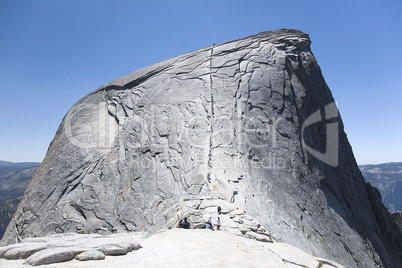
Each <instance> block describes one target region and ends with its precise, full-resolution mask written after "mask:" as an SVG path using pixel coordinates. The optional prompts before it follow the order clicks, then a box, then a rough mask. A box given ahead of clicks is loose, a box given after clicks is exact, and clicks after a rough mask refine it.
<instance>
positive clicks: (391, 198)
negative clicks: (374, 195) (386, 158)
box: [359, 162, 402, 212]
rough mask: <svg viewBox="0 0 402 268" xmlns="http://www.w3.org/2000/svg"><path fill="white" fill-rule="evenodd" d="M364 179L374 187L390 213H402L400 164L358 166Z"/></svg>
mask: <svg viewBox="0 0 402 268" xmlns="http://www.w3.org/2000/svg"><path fill="white" fill-rule="evenodd" d="M359 168H360V170H361V172H362V174H363V176H364V179H365V180H366V181H367V182H369V183H370V184H371V185H372V186H374V187H376V188H377V189H378V190H379V191H380V193H381V197H382V202H383V203H384V205H385V206H386V207H387V208H388V209H389V210H390V211H391V212H396V211H402V162H392V163H384V164H378V165H360V166H359Z"/></svg>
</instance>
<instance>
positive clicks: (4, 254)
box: [0, 234, 143, 266]
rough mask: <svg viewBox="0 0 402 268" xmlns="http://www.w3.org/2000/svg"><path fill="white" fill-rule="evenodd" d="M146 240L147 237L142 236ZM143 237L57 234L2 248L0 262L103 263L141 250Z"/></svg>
mask: <svg viewBox="0 0 402 268" xmlns="http://www.w3.org/2000/svg"><path fill="white" fill-rule="evenodd" d="M141 236H143V235H141ZM135 237H137V238H138V237H140V236H139V235H127V234H123V235H122V234H115V235H108V236H102V235H96V234H56V235H50V236H46V237H40V238H28V239H25V240H24V241H22V243H19V244H13V245H9V246H5V247H0V258H4V259H7V260H16V259H26V260H25V262H24V263H25V264H29V265H32V266H38V265H44V264H52V263H58V262H65V261H70V260H73V259H74V258H75V259H77V260H79V261H88V260H103V259H105V255H109V256H117V255H126V254H127V253H128V252H131V251H133V250H138V249H140V248H141V245H140V244H139V243H138V242H137V241H136V239H135Z"/></svg>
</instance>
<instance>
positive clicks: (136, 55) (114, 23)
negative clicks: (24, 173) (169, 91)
mask: <svg viewBox="0 0 402 268" xmlns="http://www.w3.org/2000/svg"><path fill="white" fill-rule="evenodd" d="M284 27H286V28H296V29H300V30H302V31H304V32H306V33H308V34H310V38H311V40H312V51H313V53H314V55H315V56H316V58H317V60H318V63H319V64H320V66H321V68H322V71H323V74H324V78H325V79H326V82H327V84H328V85H329V87H330V88H331V90H332V93H333V95H334V97H335V99H336V100H338V102H339V108H340V112H341V116H342V118H343V121H344V124H345V129H346V133H347V134H348V137H349V141H350V143H351V144H352V147H353V150H354V153H355V157H356V159H357V161H358V163H359V164H369V163H382V162H391V161H395V162H397V161H402V137H401V136H402V135H401V134H402V123H401V118H402V105H401V101H402V52H401V51H402V1H400V0H387V1H380V0H377V1H372V0H358V1H350V0H348V1H340V0H326V1H322V0H316V1H300V0H297V1H294V0H288V1H279V0H278V1H267V0H265V1H253V0H248V1H244V0H243V1H233V0H232V1H217V0H215V1H209V0H204V1H188V0H187V1H112V0H109V1H101V0H47V1H43V0H35V1H32V0H25V1H21V0H0V93H1V94H0V160H8V161H42V159H43V157H44V156H45V154H46V150H47V148H48V146H49V143H50V142H51V140H52V139H53V137H54V135H55V133H56V130H57V128H58V126H59V124H60V122H61V120H62V118H63V117H64V115H65V114H66V113H67V111H68V110H69V108H71V106H72V105H73V104H74V103H75V102H76V101H78V100H79V99H80V98H81V97H83V96H85V95H86V94H88V93H89V92H91V91H93V90H95V89H96V88H98V87H99V86H102V85H103V84H105V83H107V82H110V81H112V80H114V79H116V78H119V77H121V76H124V75H126V74H128V73H130V72H132V71H135V70H137V69H140V68H142V67H145V66H148V65H150V64H153V63H156V62H159V61H162V60H166V59H169V58H171V57H174V56H178V55H180V54H183V53H186V52H190V51H193V50H196V49H199V48H203V47H206V46H210V45H212V44H213V43H221V42H225V41H230V40H233V39H236V38H241V37H244V36H247V35H250V34H255V33H258V32H261V31H267V30H275V29H279V28H284Z"/></svg>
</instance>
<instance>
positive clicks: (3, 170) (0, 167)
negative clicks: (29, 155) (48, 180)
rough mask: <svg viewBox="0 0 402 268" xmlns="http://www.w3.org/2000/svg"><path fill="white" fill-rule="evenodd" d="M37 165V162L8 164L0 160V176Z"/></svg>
mask: <svg viewBox="0 0 402 268" xmlns="http://www.w3.org/2000/svg"><path fill="white" fill-rule="evenodd" d="M39 165H40V163H39V162H9V161H2V160H0V176H1V175H4V174H7V173H9V172H13V171H17V170H22V169H26V168H31V167H38V166H39Z"/></svg>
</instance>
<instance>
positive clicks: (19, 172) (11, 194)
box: [0, 161, 40, 237]
mask: <svg viewBox="0 0 402 268" xmlns="http://www.w3.org/2000/svg"><path fill="white" fill-rule="evenodd" d="M39 164H40V163H36V162H24V163H13V162H7V161H0V237H2V236H3V233H4V231H5V230H6V228H7V226H8V224H9V222H10V220H11V218H12V217H13V215H14V213H15V211H16V209H17V207H18V204H19V203H20V201H21V198H22V195H23V194H24V192H25V189H26V188H27V186H28V184H29V182H30V181H31V179H32V177H33V175H35V172H36V170H37V169H38V166H39ZM7 170H11V171H9V172H7ZM2 172H5V173H6V174H2Z"/></svg>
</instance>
